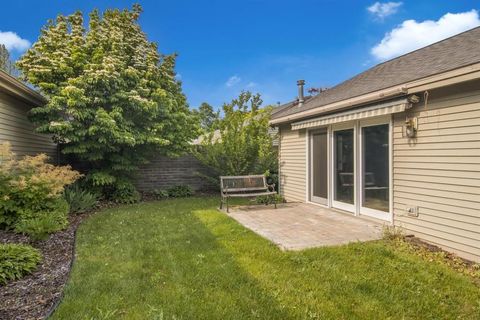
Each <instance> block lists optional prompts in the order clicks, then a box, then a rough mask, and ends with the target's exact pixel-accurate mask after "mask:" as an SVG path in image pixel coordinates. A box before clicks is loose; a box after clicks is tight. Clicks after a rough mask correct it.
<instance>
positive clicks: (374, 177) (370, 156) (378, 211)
mask: <svg viewBox="0 0 480 320" xmlns="http://www.w3.org/2000/svg"><path fill="white" fill-rule="evenodd" d="M389 135H390V126H389V124H388V123H383V124H376V125H368V126H362V127H361V137H362V139H361V184H362V185H361V208H360V213H361V214H366V215H370V216H374V217H377V218H385V216H386V215H388V213H389V211H390V201H389V198H390V142H389Z"/></svg>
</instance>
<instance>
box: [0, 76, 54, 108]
mask: <svg viewBox="0 0 480 320" xmlns="http://www.w3.org/2000/svg"><path fill="white" fill-rule="evenodd" d="M2 89H3V90H2ZM0 90H2V91H6V93H8V94H10V95H12V96H14V97H16V98H19V99H21V100H24V101H26V102H28V103H31V104H33V105H34V106H35V107H41V106H43V105H45V104H46V103H47V99H46V98H45V97H44V96H42V95H41V94H40V93H38V92H37V91H35V90H33V89H32V88H30V87H29V86H27V85H25V84H24V83H23V82H21V81H19V80H17V79H16V78H14V77H12V76H11V75H9V74H7V73H5V72H3V71H0Z"/></svg>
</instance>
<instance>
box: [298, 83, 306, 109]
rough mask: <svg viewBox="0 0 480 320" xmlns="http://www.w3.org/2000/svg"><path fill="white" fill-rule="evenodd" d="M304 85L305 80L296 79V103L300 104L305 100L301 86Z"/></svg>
mask: <svg viewBox="0 0 480 320" xmlns="http://www.w3.org/2000/svg"><path fill="white" fill-rule="evenodd" d="M304 85H305V80H298V81H297V86H298V104H299V106H301V105H302V104H303V102H304V101H305V96H304V94H303V86H304Z"/></svg>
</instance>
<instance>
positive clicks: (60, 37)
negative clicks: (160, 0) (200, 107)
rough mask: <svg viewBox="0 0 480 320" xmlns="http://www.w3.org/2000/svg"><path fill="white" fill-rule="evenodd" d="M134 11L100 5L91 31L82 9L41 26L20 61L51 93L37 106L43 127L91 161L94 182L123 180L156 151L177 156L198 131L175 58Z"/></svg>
mask: <svg viewBox="0 0 480 320" xmlns="http://www.w3.org/2000/svg"><path fill="white" fill-rule="evenodd" d="M140 13H141V7H140V5H134V6H133V9H132V10H123V11H120V10H118V9H115V10H106V11H105V12H104V13H103V15H102V14H100V13H99V12H98V11H97V10H94V11H93V12H91V13H90V19H89V21H88V25H87V27H86V28H85V26H84V18H83V14H82V13H81V12H79V11H78V12H75V13H74V14H72V15H69V16H63V15H59V16H58V17H57V18H56V20H55V21H49V22H48V23H47V24H46V26H45V27H44V28H43V29H42V31H41V35H40V37H39V39H38V40H37V42H36V43H35V44H34V45H33V46H32V48H30V49H29V50H28V51H27V52H26V53H25V54H24V56H23V57H21V59H20V60H19V61H18V63H17V65H18V67H19V68H20V70H21V71H22V73H23V77H24V78H25V80H26V81H28V82H30V83H32V84H33V85H35V86H36V87H38V88H39V89H40V90H41V92H42V93H43V94H44V95H45V96H46V97H47V98H48V103H47V104H46V105H45V106H43V107H38V108H34V109H33V110H32V114H31V119H32V120H33V122H34V123H35V124H37V125H38V131H39V132H42V133H48V134H52V135H53V137H54V139H55V140H56V141H58V142H60V143H63V144H64V147H63V149H62V151H63V153H65V154H73V155H75V156H76V157H78V158H79V159H80V160H83V161H85V162H87V163H88V164H89V165H90V167H91V169H92V170H91V171H90V173H89V175H88V176H87V179H88V180H89V181H91V183H92V184H93V185H97V186H106V185H123V186H124V185H125V181H124V179H123V177H125V176H126V174H128V173H129V172H132V171H133V170H135V169H136V168H137V166H138V164H140V163H142V162H145V161H147V160H148V158H149V156H151V155H152V154H153V153H155V154H159V153H160V154H164V155H169V156H174V155H178V154H180V153H182V152H183V151H185V150H187V149H188V147H189V144H190V141H191V140H192V139H193V138H195V137H196V136H197V133H198V130H197V125H196V122H195V117H194V116H193V115H192V113H191V112H190V110H189V108H188V105H187V103H186V98H185V96H184V95H183V93H182V91H181V84H180V82H179V81H177V80H176V79H175V70H174V67H175V58H176V56H175V55H163V54H159V53H158V50H157V45H156V44H155V43H153V42H149V41H148V40H147V37H146V35H145V33H144V32H143V31H142V29H141V27H140V25H139V24H138V18H139V16H140Z"/></svg>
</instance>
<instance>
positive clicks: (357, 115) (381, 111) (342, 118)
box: [292, 98, 409, 130]
mask: <svg viewBox="0 0 480 320" xmlns="http://www.w3.org/2000/svg"><path fill="white" fill-rule="evenodd" d="M408 108H409V102H408V100H407V99H406V98H403V99H401V100H394V101H388V102H383V103H379V104H376V105H373V106H368V107H364V108H360V109H354V110H349V111H344V112H339V113H332V114H329V115H326V116H322V117H318V118H313V119H308V120H303V121H299V122H294V123H292V130H300V129H305V128H314V127H320V126H325V125H329V124H334V123H340V122H347V121H353V120H360V119H366V118H372V117H378V116H383V115H388V114H392V113H398V112H403V111H405V110H406V109H408Z"/></svg>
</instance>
